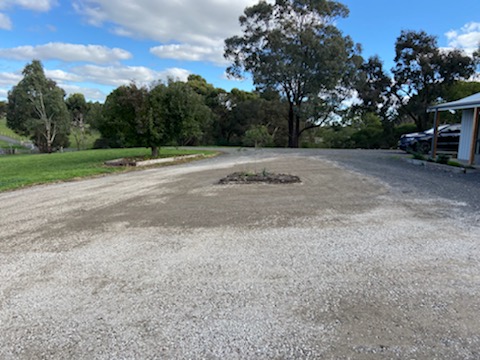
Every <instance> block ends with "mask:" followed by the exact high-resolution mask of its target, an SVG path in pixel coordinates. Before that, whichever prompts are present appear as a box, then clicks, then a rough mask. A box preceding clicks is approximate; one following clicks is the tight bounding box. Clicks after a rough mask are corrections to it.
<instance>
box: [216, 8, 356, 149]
mask: <svg viewBox="0 0 480 360" xmlns="http://www.w3.org/2000/svg"><path fill="white" fill-rule="evenodd" d="M347 14H348V9H347V8H346V7H345V6H344V5H342V4H340V3H338V2H336V1H328V0H276V1H275V3H274V4H270V3H267V2H265V1H260V2H259V3H258V4H257V5H254V6H251V7H247V8H246V9H245V11H244V15H243V16H241V17H240V25H241V27H242V30H243V36H241V37H240V36H234V37H231V38H229V39H227V40H226V41H225V57H226V58H227V59H229V60H231V61H232V65H231V66H230V67H229V68H228V73H229V74H230V75H231V76H234V77H242V74H243V73H244V72H250V73H251V74H252V75H253V81H254V83H255V85H256V86H257V87H258V88H259V89H260V90H265V89H273V90H276V91H278V92H280V93H281V94H282V96H283V98H284V99H285V100H286V101H287V103H288V106H289V113H288V136H289V139H288V145H289V146H290V147H298V145H299V137H300V135H301V134H302V131H303V130H304V129H306V128H313V127H315V126H320V123H319V122H318V119H319V118H321V117H322V116H324V114H315V113H313V114H312V113H311V112H310V113H309V114H308V116H305V114H303V113H302V107H303V106H304V105H305V104H307V103H308V102H317V103H318V102H319V101H320V100H321V99H323V98H325V97H327V98H329V95H331V94H332V92H333V91H334V90H336V89H338V88H339V87H344V86H345V84H344V83H342V82H344V80H345V79H346V76H345V74H351V69H352V68H355V61H356V60H358V59H357V58H356V56H357V54H356V51H357V50H358V49H356V48H354V44H353V42H352V40H351V39H350V38H349V37H344V36H343V35H342V33H341V32H340V31H339V30H338V29H337V28H336V27H335V25H334V24H335V20H336V19H337V18H339V17H346V16H347ZM319 95H323V97H322V96H319ZM334 98H335V97H332V98H331V99H328V100H329V101H331V102H333V100H334ZM311 109H318V110H320V111H324V109H322V107H319V106H317V107H312V108H311Z"/></svg>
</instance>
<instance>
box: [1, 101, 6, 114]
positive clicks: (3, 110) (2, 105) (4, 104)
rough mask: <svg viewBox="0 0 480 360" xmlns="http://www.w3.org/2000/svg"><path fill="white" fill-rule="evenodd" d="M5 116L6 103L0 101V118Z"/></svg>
mask: <svg viewBox="0 0 480 360" xmlns="http://www.w3.org/2000/svg"><path fill="white" fill-rule="evenodd" d="M6 114H7V102H6V101H4V100H0V118H3V117H4V116H5V115H6Z"/></svg>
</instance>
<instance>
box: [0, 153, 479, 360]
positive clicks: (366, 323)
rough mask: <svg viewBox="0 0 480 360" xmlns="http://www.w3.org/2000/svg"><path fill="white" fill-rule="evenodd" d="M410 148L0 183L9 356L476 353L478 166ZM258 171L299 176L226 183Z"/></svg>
mask: <svg viewBox="0 0 480 360" xmlns="http://www.w3.org/2000/svg"><path fill="white" fill-rule="evenodd" d="M401 157H402V155H401V154H397V153H396V152H362V151H348V152H336V151H318V150H312V151H306V150H305V151H301V150H298V151H286V150H270V151H260V152H254V151H229V153H228V154H226V155H224V156H221V157H218V158H215V159H209V160H205V161H201V162H197V163H190V164H185V165H180V166H174V167H168V168H158V169H149V170H145V171H141V172H133V173H127V174H121V175H113V176H108V177H102V178H96V179H90V180H84V181H78V182H70V183H63V184H55V185H49V186H38V187H33V188H29V189H24V190H20V191H15V192H8V193H2V194H0V211H1V214H2V216H1V217H0V279H1V282H0V359H169V358H175V359H177V358H178V359H202V358H204V359H310V358H311V359H478V358H480V322H479V321H478V319H479V315H480V301H479V295H480V264H479V261H478V259H479V258H480V245H479V244H480V221H479V216H478V203H476V199H478V195H477V194H478V193H479V192H480V186H479V184H480V183H479V182H478V177H475V176H476V175H472V176H470V175H469V176H468V177H463V178H462V177H457V175H456V174H455V175H450V174H448V175H445V174H443V173H441V172H439V173H436V172H426V171H425V170H424V169H421V168H419V167H415V166H413V165H410V164H407V163H405V162H403V161H402V160H401ZM262 169H267V170H268V171H272V172H275V173H290V174H294V175H298V176H299V177H300V179H301V180H302V182H301V183H298V184H281V185H269V184H249V185H241V184H233V185H218V184H217V183H218V180H219V179H221V178H222V177H224V176H226V175H227V174H230V173H232V172H234V171H242V172H243V171H254V172H258V171H262ZM462 175H463V176H465V175H464V174H462ZM467 175H468V174H467ZM422 179H423V180H422ZM442 179H445V180H444V183H442V181H441V180H442ZM431 184H435V185H438V186H440V189H438V188H437V187H432V186H430V185H431ZM441 184H446V185H441ZM441 186H443V187H441ZM452 186H453V188H452ZM442 189H443V191H441V190H442ZM475 190H476V191H475ZM445 191H447V192H445ZM468 192H470V193H471V194H470V195H471V196H467V194H466V193H468ZM455 194H456V195H455ZM476 206H477V207H476Z"/></svg>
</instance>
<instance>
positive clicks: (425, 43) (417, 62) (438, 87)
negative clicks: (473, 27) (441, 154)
mask: <svg viewBox="0 0 480 360" xmlns="http://www.w3.org/2000/svg"><path fill="white" fill-rule="evenodd" d="M395 54H396V56H395V67H394V68H393V69H392V72H393V76H394V80H395V83H394V89H393V91H392V93H393V94H394V95H395V96H396V97H397V99H398V105H399V111H400V113H401V114H400V115H402V113H403V114H405V115H407V116H409V117H410V118H411V119H412V120H413V121H414V122H415V124H416V125H417V128H418V129H419V130H424V129H425V128H427V127H428V126H430V118H429V115H428V114H427V112H426V110H427V108H428V106H430V105H432V104H433V103H434V102H436V101H437V100H438V99H442V98H444V96H445V93H446V91H447V90H448V87H450V86H452V85H453V84H454V83H455V82H456V81H459V80H465V79H468V78H470V76H471V75H473V74H474V72H475V62H474V60H473V58H472V57H470V56H468V55H466V54H465V53H463V52H462V51H460V50H449V51H446V50H442V49H440V48H439V47H438V44H437V38H436V37H435V36H432V35H428V34H427V33H426V32H424V31H402V32H401V34H400V36H399V37H398V38H397V41H396V43H395Z"/></svg>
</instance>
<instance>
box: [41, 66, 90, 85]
mask: <svg viewBox="0 0 480 360" xmlns="http://www.w3.org/2000/svg"><path fill="white" fill-rule="evenodd" d="M45 76H46V77H48V78H49V79H52V80H54V81H55V82H57V83H59V84H61V83H64V82H65V81H72V82H82V81H83V79H82V77H80V76H78V75H75V74H72V73H68V72H65V71H63V70H58V69H57V70H45Z"/></svg>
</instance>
